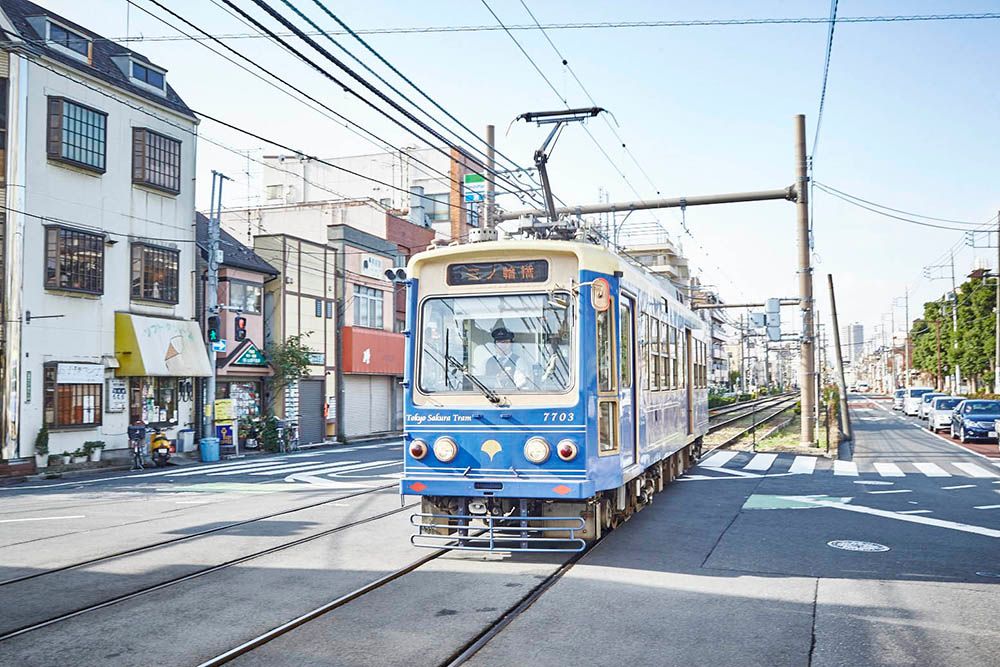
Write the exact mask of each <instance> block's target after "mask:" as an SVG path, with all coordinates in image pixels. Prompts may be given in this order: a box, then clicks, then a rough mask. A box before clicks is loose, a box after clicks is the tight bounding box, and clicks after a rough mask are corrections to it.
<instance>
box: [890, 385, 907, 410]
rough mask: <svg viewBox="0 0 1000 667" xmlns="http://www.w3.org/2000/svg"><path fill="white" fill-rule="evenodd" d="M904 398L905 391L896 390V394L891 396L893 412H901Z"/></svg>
mask: <svg viewBox="0 0 1000 667" xmlns="http://www.w3.org/2000/svg"><path fill="white" fill-rule="evenodd" d="M905 396H906V390H905V389H897V390H896V392H895V393H894V394H893V395H892V409H893V410H902V409H903V397H905Z"/></svg>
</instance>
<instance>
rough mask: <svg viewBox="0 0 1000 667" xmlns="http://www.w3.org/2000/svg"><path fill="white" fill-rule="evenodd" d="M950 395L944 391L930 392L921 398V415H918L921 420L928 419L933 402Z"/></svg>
mask: <svg viewBox="0 0 1000 667" xmlns="http://www.w3.org/2000/svg"><path fill="white" fill-rule="evenodd" d="M947 395H948V394H946V393H944V392H943V391H930V392H927V393H926V394H924V395H923V396H921V397H920V414H919V415H917V417H919V418H920V419H927V413H928V412H930V409H931V401H933V400H934V399H935V398H938V397H939V396H947Z"/></svg>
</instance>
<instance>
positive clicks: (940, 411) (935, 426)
mask: <svg viewBox="0 0 1000 667" xmlns="http://www.w3.org/2000/svg"><path fill="white" fill-rule="evenodd" d="M963 400H965V399H964V398H963V397H961V396H937V397H935V398H934V399H933V400H932V401H931V405H930V408H929V409H928V410H927V430H928V431H933V432H934V433H937V432H938V431H939V430H941V429H943V428H950V427H951V413H952V412H954V410H955V408H956V407H957V406H958V404H959V403H961V402H962V401H963Z"/></svg>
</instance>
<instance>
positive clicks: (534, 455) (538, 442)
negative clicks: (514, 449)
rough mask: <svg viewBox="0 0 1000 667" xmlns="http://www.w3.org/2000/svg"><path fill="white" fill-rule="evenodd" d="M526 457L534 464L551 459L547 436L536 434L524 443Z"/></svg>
mask: <svg viewBox="0 0 1000 667" xmlns="http://www.w3.org/2000/svg"><path fill="white" fill-rule="evenodd" d="M524 458H526V459H528V460H529V461H531V462H532V463H534V464H536V465H537V464H539V463H545V462H546V461H547V460H548V459H549V443H548V442H546V440H545V438H542V437H539V436H537V435H536V436H535V437H533V438H528V442H526V443H524Z"/></svg>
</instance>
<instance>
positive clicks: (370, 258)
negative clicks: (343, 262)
mask: <svg viewBox="0 0 1000 667" xmlns="http://www.w3.org/2000/svg"><path fill="white" fill-rule="evenodd" d="M361 273H362V274H363V275H366V276H369V277H371V278H379V279H381V280H385V260H384V259H383V258H382V257H376V256H375V255H365V256H364V257H362V258H361Z"/></svg>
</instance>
